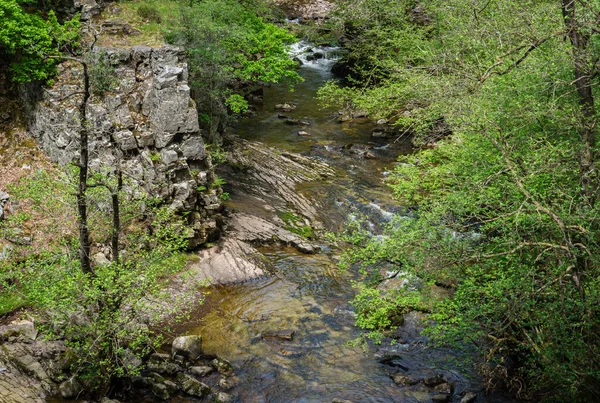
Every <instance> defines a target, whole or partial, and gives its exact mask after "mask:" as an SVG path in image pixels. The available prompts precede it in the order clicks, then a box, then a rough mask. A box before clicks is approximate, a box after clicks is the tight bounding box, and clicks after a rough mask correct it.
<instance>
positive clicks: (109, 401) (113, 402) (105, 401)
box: [100, 397, 121, 403]
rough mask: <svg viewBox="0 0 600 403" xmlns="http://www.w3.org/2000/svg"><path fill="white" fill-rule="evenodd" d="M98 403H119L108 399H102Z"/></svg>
mask: <svg viewBox="0 0 600 403" xmlns="http://www.w3.org/2000/svg"><path fill="white" fill-rule="evenodd" d="M100 403H121V402H120V401H118V400H117V399H109V398H108V397H103V398H102V400H100Z"/></svg>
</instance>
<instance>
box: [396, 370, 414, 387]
mask: <svg viewBox="0 0 600 403" xmlns="http://www.w3.org/2000/svg"><path fill="white" fill-rule="evenodd" d="M392 380H393V381H394V383H395V384H396V385H401V386H411V385H416V384H417V383H419V380H418V379H415V378H413V377H411V376H409V375H404V374H401V373H397V374H394V375H392Z"/></svg>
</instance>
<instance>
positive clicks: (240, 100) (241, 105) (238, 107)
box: [225, 94, 248, 113]
mask: <svg viewBox="0 0 600 403" xmlns="http://www.w3.org/2000/svg"><path fill="white" fill-rule="evenodd" d="M225 104H226V105H227V106H228V107H229V109H230V110H231V111H232V112H233V113H242V112H246V111H247V110H248V101H246V100H245V99H244V97H243V96H241V95H240V94H232V95H230V96H228V97H227V99H225Z"/></svg>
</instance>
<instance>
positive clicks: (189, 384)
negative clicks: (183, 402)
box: [177, 373, 211, 397]
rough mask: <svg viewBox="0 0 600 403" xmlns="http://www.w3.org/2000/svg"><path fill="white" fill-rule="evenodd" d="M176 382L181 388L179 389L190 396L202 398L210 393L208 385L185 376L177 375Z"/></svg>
mask: <svg viewBox="0 0 600 403" xmlns="http://www.w3.org/2000/svg"><path fill="white" fill-rule="evenodd" d="M177 382H178V383H179V385H180V386H181V389H182V390H183V391H184V392H185V393H187V394H188V395H191V396H196V397H204V396H208V395H209V394H210V393H211V389H210V387H209V386H208V385H206V384H204V383H202V382H200V381H199V380H197V379H196V378H194V377H192V376H190V375H187V374H183V373H179V374H177Z"/></svg>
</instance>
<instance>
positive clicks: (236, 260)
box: [190, 237, 269, 284]
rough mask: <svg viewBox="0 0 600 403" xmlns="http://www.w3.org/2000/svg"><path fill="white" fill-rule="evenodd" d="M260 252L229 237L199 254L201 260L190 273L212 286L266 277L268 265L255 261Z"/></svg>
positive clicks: (192, 267)
mask: <svg viewBox="0 0 600 403" xmlns="http://www.w3.org/2000/svg"><path fill="white" fill-rule="evenodd" d="M258 253H259V252H258V251H257V250H256V248H254V247H253V246H252V245H250V244H249V243H247V242H244V241H242V240H238V239H233V238H232V237H229V238H227V239H225V240H223V241H222V242H221V243H219V244H217V245H216V246H213V247H212V248H209V249H205V250H201V251H200V252H198V257H199V260H198V262H197V263H194V264H192V266H191V268H190V272H193V273H194V276H195V277H196V278H198V279H199V280H208V281H210V282H211V284H226V283H232V282H237V281H246V280H250V279H253V278H257V277H261V276H263V275H265V273H266V271H267V269H268V268H269V267H268V265H267V263H266V262H264V261H262V260H259V259H254V258H253V256H257V255H258Z"/></svg>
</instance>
